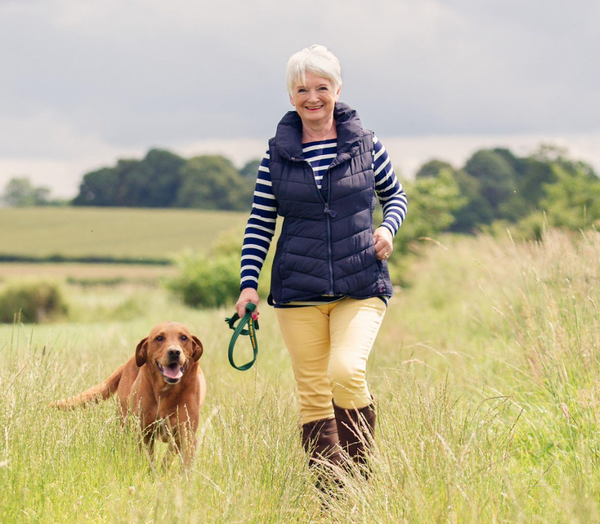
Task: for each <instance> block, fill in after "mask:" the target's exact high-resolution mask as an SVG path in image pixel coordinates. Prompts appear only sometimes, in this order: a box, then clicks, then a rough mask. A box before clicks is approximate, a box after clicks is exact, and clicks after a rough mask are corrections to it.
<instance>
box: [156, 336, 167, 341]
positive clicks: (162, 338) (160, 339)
mask: <svg viewBox="0 0 600 524" xmlns="http://www.w3.org/2000/svg"><path fill="white" fill-rule="evenodd" d="M164 339H165V337H163V336H162V335H158V336H157V337H156V338H155V339H154V340H156V341H157V342H162V341H163V340H164Z"/></svg>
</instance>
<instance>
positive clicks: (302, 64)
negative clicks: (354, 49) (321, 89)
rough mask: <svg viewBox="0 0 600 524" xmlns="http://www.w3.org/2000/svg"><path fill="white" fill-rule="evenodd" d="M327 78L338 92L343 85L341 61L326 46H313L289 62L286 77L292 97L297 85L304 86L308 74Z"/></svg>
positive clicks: (299, 52) (296, 54)
mask: <svg viewBox="0 0 600 524" xmlns="http://www.w3.org/2000/svg"><path fill="white" fill-rule="evenodd" d="M307 71H308V72H309V73H312V74H313V75H317V76H321V77H323V78H327V80H329V81H330V82H331V84H332V85H333V89H334V91H337V90H338V89H339V88H340V87H341V85H342V68H341V66H340V61H339V60H338V59H337V58H336V56H335V55H334V54H333V53H332V52H331V51H330V50H329V49H327V48H326V47H325V46H324V45H318V44H315V45H311V46H310V47H305V48H304V49H302V51H298V52H297V53H294V54H293V55H292V56H291V57H290V59H289V60H288V64H287V70H286V77H287V90H288V93H289V94H290V95H291V94H293V89H294V86H295V85H298V84H304V83H305V81H306V72H307Z"/></svg>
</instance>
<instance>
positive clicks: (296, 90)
mask: <svg viewBox="0 0 600 524" xmlns="http://www.w3.org/2000/svg"><path fill="white" fill-rule="evenodd" d="M341 90H342V88H341V86H340V87H339V88H338V89H337V91H336V90H334V88H333V84H332V83H331V81H330V80H328V79H327V78H324V77H322V76H317V75H315V74H313V73H311V72H309V71H307V72H306V74H305V78H304V82H303V83H298V84H296V85H294V87H293V89H292V93H291V94H290V102H291V103H292V105H293V106H294V107H295V108H296V111H297V112H298V114H299V115H300V118H301V119H302V123H303V124H308V125H318V124H320V123H323V124H325V123H327V122H329V121H330V120H332V119H333V110H334V108H335V103H336V102H337V100H338V98H339V96H340V91H341Z"/></svg>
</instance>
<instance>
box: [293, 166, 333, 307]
mask: <svg viewBox="0 0 600 524" xmlns="http://www.w3.org/2000/svg"><path fill="white" fill-rule="evenodd" d="M292 160H296V159H294V158H292ZM304 162H306V163H307V164H308V167H310V170H311V171H312V174H313V181H314V183H315V189H316V190H317V193H318V195H319V198H320V199H321V201H322V202H323V204H324V205H325V207H324V209H323V212H324V213H325V215H326V216H325V220H326V222H327V264H328V266H329V291H328V292H327V294H328V295H335V292H334V290H333V286H334V284H333V250H332V247H331V219H332V218H333V217H335V215H337V211H334V210H333V209H330V208H329V201H326V200H325V199H324V198H323V193H321V190H320V189H319V186H318V185H317V180H316V178H315V171H314V169H313V167H312V166H311V165H310V162H309V161H308V160H304ZM333 162H335V159H334V160H333ZM330 168H331V165H329V167H328V168H327V169H326V170H325V174H324V175H323V177H325V176H327V195H328V197H329V196H330V195H331V177H330V176H329V169H330Z"/></svg>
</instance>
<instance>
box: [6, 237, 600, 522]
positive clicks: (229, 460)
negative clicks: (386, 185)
mask: <svg viewBox="0 0 600 524" xmlns="http://www.w3.org/2000/svg"><path fill="white" fill-rule="evenodd" d="M439 241H440V244H439V245H437V244H436V245H433V244H432V245H429V246H428V247H427V248H426V250H425V251H424V252H423V253H422V256H421V257H420V258H418V259H416V260H415V261H414V262H413V263H412V265H411V267H410V269H409V270H407V271H408V272H409V274H407V275H406V278H405V280H406V281H408V282H410V286H409V287H407V288H405V289H402V290H399V291H398V293H397V294H396V296H395V297H394V298H393V299H392V300H391V302H390V307H389V309H388V312H387V315H386V319H385V321H384V324H383V327H382V330H381V332H380V335H379V337H378V339H377V343H376V347H375V349H374V351H373V354H372V358H371V360H370V383H371V387H372V390H373V392H374V394H375V396H376V399H377V405H378V410H379V419H378V420H379V425H378V429H377V436H376V446H377V450H376V456H375V460H374V463H373V475H372V478H371V480H370V481H369V482H362V481H357V480H356V479H354V478H352V477H348V478H346V479H345V489H344V492H343V494H342V495H339V496H338V497H335V498H333V499H330V500H328V501H327V506H326V507H324V506H323V505H322V504H321V502H322V501H321V499H320V496H319V493H318V491H317V490H316V489H315V488H314V487H313V480H312V478H311V476H310V473H309V472H308V468H307V467H306V458H305V456H304V454H303V451H302V449H301V445H300V436H299V429H298V412H297V400H296V394H295V389H294V380H293V375H292V372H291V368H290V364H289V358H288V355H287V352H286V350H285V347H284V345H283V341H282V339H281V335H280V334H279V330H278V327H277V322H276V319H275V315H274V312H273V310H272V308H270V307H269V306H267V305H266V304H263V305H261V328H260V330H259V332H258V337H259V346H260V352H259V358H258V362H257V364H256V365H255V366H254V367H253V368H252V369H251V370H250V371H247V372H239V371H236V370H234V369H233V368H231V367H230V366H229V363H228V361H227V346H228V343H229V337H230V335H231V331H230V330H228V329H227V327H226V325H225V323H224V321H223V319H224V318H225V316H229V315H230V314H231V313H232V312H233V308H232V306H230V307H227V308H221V309H214V310H201V309H200V310H199V309H190V308H187V307H185V306H183V305H182V304H181V303H179V302H178V301H177V300H176V299H174V298H173V297H172V296H171V295H169V294H168V293H167V292H166V291H165V290H164V289H163V288H162V287H160V286H158V285H151V284H149V283H140V282H133V281H130V282H126V283H123V284H121V285H117V286H101V285H99V286H96V287H82V286H77V285H69V286H68V287H67V296H68V298H69V299H70V300H71V301H72V302H73V303H74V304H75V305H76V307H75V308H74V309H75V310H76V311H79V313H78V314H79V317H78V318H76V319H73V318H70V319H69V321H68V322H62V323H55V324H41V325H30V324H27V325H4V326H0V357H1V358H2V366H1V367H0V427H1V428H2V438H0V489H1V490H2V491H1V492H2V496H1V497H0V522H2V523H3V524H4V523H34V522H35V523H54V522H61V523H65V524H71V523H85V522H93V523H111V524H112V523H150V522H152V523H167V522H169V523H173V522H174V523H213V522H214V523H273V524H275V523H277V524H280V523H288V522H289V523H309V522H324V523H325V522H327V523H382V524H388V523H398V522H400V523H403V522H406V523H415V524H417V523H419V524H420V523H426V522H440V523H446V522H449V523H508V522H510V523H532V522H533V523H590V522H600V477H599V476H598V475H597V468H598V463H599V460H598V457H599V452H600V436H599V431H598V430H599V424H600V418H599V416H598V413H599V411H598V409H599V407H600V385H599V384H598V376H599V371H600V365H599V364H600V362H599V350H600V310H599V309H598V307H599V306H600V287H599V285H600V267H599V266H598V260H600V235H598V234H596V233H589V234H585V235H583V234H582V235H580V236H569V235H566V234H563V233H560V232H555V231H550V232H548V233H547V235H546V237H545V239H544V241H543V242H542V243H527V244H525V243H523V244H518V243H513V242H512V241H511V240H510V239H509V238H506V239H500V240H497V239H492V238H490V237H486V236H482V237H478V238H453V237H448V238H441V239H439ZM164 320H179V321H182V322H184V323H186V324H187V325H188V326H190V328H191V329H192V331H193V332H194V333H195V334H197V335H198V336H199V337H200V339H201V340H202V342H203V344H204V349H205V351H204V355H203V357H202V359H201V361H200V363H201V366H202V368H203V370H204V372H205V374H206V377H207V382H208V396H207V403H206V405H205V406H204V408H203V411H202V414H201V429H200V431H199V442H200V444H199V451H198V454H197V457H196V460H195V463H194V466H193V468H192V470H191V471H190V472H189V473H188V474H187V475H186V474H185V473H183V472H182V471H181V470H180V468H179V467H178V465H177V464H174V465H172V467H171V468H170V469H168V470H166V471H165V470H162V469H160V468H159V467H155V466H153V465H152V464H151V463H150V462H149V460H148V458H147V457H146V456H145V455H144V454H143V453H141V452H140V451H139V449H138V447H137V441H136V434H135V431H132V430H124V429H123V428H122V427H121V425H120V423H119V420H118V417H117V411H116V404H115V402H114V401H112V400H110V401H108V402H104V403H102V404H100V405H97V406H91V407H90V408H88V409H85V410H75V411H72V412H56V411H53V410H52V409H50V408H49V407H48V406H47V404H48V402H50V401H51V400H55V399H58V398H63V397H65V396H70V395H73V394H75V393H78V392H80V391H82V390H83V389H85V388H87V387H89V386H90V385H93V384H96V383H98V382H100V381H101V380H103V379H104V378H106V377H107V376H108V374H110V373H111V372H112V371H113V370H114V369H115V368H116V367H117V366H118V365H119V364H121V363H122V362H124V361H125V360H126V359H127V358H129V357H130V356H131V355H132V354H133V351H134V348H135V346H136V344H137V342H138V341H139V340H140V339H141V338H142V337H144V336H145V335H146V334H147V332H148V331H149V329H150V327H151V326H152V325H154V324H155V323H156V322H159V321H164ZM237 351H238V353H236V357H237V358H236V360H238V361H239V362H243V361H245V359H247V358H248V357H249V353H250V351H249V344H247V341H246V340H244V341H242V342H240V344H239V346H238V348H237ZM164 451H165V449H164V447H159V449H158V459H159V460H158V461H160V456H161V454H162V453H164Z"/></svg>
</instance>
